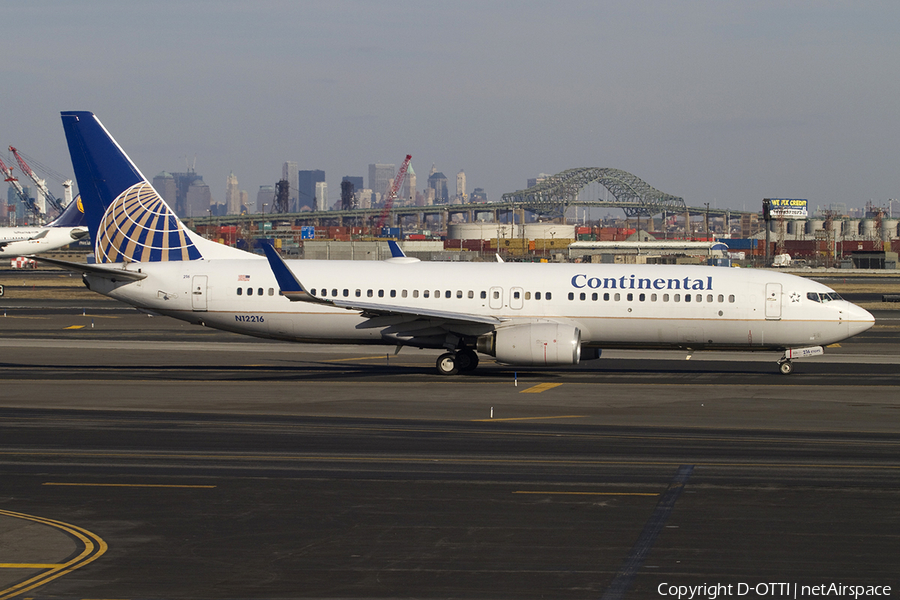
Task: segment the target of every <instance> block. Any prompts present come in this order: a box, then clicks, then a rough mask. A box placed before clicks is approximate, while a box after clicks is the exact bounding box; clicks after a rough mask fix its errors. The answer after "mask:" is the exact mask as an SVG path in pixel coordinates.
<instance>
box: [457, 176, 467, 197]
mask: <svg viewBox="0 0 900 600" xmlns="http://www.w3.org/2000/svg"><path fill="white" fill-rule="evenodd" d="M456 198H457V200H458V201H459V202H460V203H465V202H466V200H467V198H466V173H465V171H463V170H462V169H460V171H459V173H457V174H456Z"/></svg>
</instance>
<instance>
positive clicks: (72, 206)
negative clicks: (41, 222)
mask: <svg viewBox="0 0 900 600" xmlns="http://www.w3.org/2000/svg"><path fill="white" fill-rule="evenodd" d="M47 226H48V227H85V226H87V219H85V217H84V205H83V204H82V202H81V196H78V197H77V198H75V199H74V200H72V201H71V202H69V205H68V206H67V207H66V208H65V209H64V210H63V211H62V214H60V215H59V216H58V217H57V218H56V219H54V220H53V222H52V223H47Z"/></svg>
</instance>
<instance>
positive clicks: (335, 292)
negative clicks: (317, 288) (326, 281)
mask: <svg viewBox="0 0 900 600" xmlns="http://www.w3.org/2000/svg"><path fill="white" fill-rule="evenodd" d="M331 295H332V296H337V295H338V292H337V290H335V289H332V290H331ZM349 295H350V290H344V296H349Z"/></svg>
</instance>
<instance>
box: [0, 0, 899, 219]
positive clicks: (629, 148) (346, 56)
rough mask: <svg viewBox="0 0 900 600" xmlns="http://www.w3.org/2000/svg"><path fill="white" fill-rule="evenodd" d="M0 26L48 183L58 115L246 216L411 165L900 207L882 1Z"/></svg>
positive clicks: (216, 11) (62, 18)
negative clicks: (244, 199) (241, 200)
mask: <svg viewBox="0 0 900 600" xmlns="http://www.w3.org/2000/svg"><path fill="white" fill-rule="evenodd" d="M6 8H7V10H6V11H5V13H4V21H5V22H6V23H9V24H10V26H8V27H7V30H6V31H5V34H4V36H2V37H0V48H2V49H3V50H4V51H5V54H4V55H6V56H15V57H16V60H15V61H5V62H4V64H3V65H2V66H0V73H2V74H3V76H4V77H3V81H4V84H5V85H6V87H7V93H6V94H4V108H5V109H6V110H5V111H4V116H3V117H0V143H3V144H4V145H10V144H12V145H16V146H17V147H21V148H22V149H24V151H25V152H27V153H28V154H29V155H31V156H34V157H37V158H39V160H40V161H41V162H42V163H44V164H46V165H49V166H51V167H52V168H53V169H54V170H56V171H59V172H61V173H68V174H70V173H71V165H70V162H69V157H68V152H67V149H66V145H65V139H64V135H63V132H62V127H61V125H60V120H59V112H60V111H61V110H70V109H85V110H91V111H93V112H95V113H96V114H97V115H98V117H99V118H100V119H101V120H102V122H103V123H104V125H106V127H108V128H109V130H110V131H111V132H112V133H113V134H114V136H115V137H116V139H117V140H118V141H119V143H120V144H122V146H123V148H126V149H127V151H128V153H129V156H131V158H132V159H133V160H134V162H135V163H136V164H137V166H138V167H139V168H140V169H141V171H142V172H143V173H144V175H146V176H147V177H150V178H152V177H153V176H154V175H155V174H156V173H159V172H161V171H179V172H181V171H186V170H187V169H186V168H185V167H184V165H185V164H188V165H190V164H191V162H192V161H195V168H196V170H197V172H198V173H202V174H203V176H204V180H205V182H206V183H207V185H208V186H209V188H210V194H211V196H212V198H213V199H214V200H215V201H216V202H219V203H223V202H224V201H225V186H226V180H227V176H228V174H229V173H230V172H232V171H233V172H234V174H235V175H236V176H237V177H238V179H239V181H240V182H241V186H240V187H241V189H243V190H245V191H247V192H248V194H249V197H250V198H251V199H252V198H253V197H254V196H255V195H256V194H257V193H258V190H259V188H260V186H263V185H274V184H275V182H276V181H278V179H280V176H281V167H282V165H283V163H284V162H288V161H290V162H296V163H297V165H298V167H299V168H301V169H321V170H323V171H325V172H326V173H327V182H326V183H327V184H328V185H327V188H328V194H329V202H328V203H329V205H333V204H334V202H336V201H337V200H338V199H339V197H340V192H339V190H340V180H341V177H342V176H343V175H346V174H350V175H352V176H365V175H366V166H367V165H368V164H373V163H374V164H378V163H386V164H391V163H393V164H395V165H396V164H399V163H400V162H401V159H402V158H403V156H405V155H406V154H412V156H413V164H414V165H417V166H418V171H419V179H420V180H421V181H420V182H419V185H418V188H419V189H420V190H422V189H423V182H424V181H425V179H426V172H427V167H428V166H430V165H431V164H432V163H434V164H436V165H438V167H439V168H440V170H441V171H442V172H443V173H444V174H445V175H447V176H448V177H452V175H453V174H455V173H457V172H458V171H459V170H460V169H463V170H464V171H465V173H466V178H467V186H468V187H469V188H470V189H472V190H474V188H476V187H477V188H480V189H482V190H484V191H485V192H486V193H487V195H488V197H489V199H490V200H499V199H500V197H501V196H502V194H503V193H506V192H512V191H516V190H519V189H523V188H524V187H526V185H525V184H526V181H527V179H529V178H534V177H536V176H537V175H538V174H540V173H548V174H554V173H558V172H561V171H563V170H566V169H569V168H575V167H601V168H616V169H621V170H624V171H627V172H629V173H633V174H635V175H636V176H638V177H640V178H641V179H642V180H644V181H646V182H647V183H648V184H649V185H651V186H653V187H654V188H656V189H659V190H661V191H663V192H665V193H668V194H673V195H676V196H680V197H683V198H684V199H685V201H686V202H687V203H688V204H689V205H692V206H702V205H703V204H705V203H707V202H708V203H710V205H712V206H717V207H719V208H725V207H730V208H733V209H737V210H755V209H756V208H757V207H758V206H759V204H760V201H761V199H762V198H765V197H800V198H808V199H809V200H810V203H811V206H817V205H829V204H835V203H845V204H847V205H848V207H860V206H863V205H864V204H865V203H866V202H868V201H870V200H874V201H875V202H876V203H878V204H882V205H884V204H886V203H887V201H888V199H889V198H896V197H900V173H898V172H897V171H898V170H897V169H896V167H895V165H894V163H895V161H896V157H897V155H898V150H900V121H898V119H896V114H897V112H898V111H897V109H898V104H900V93H898V92H900V41H898V39H897V37H896V35H895V31H894V29H895V28H894V27H893V26H892V24H893V23H896V22H897V21H898V17H900V5H897V4H896V3H890V2H886V1H875V2H867V3H844V2H837V1H825V2H821V3H816V4H811V5H796V4H784V3H779V2H774V1H762V2H751V1H749V0H746V1H743V0H736V1H734V2H727V3H723V2H713V1H692V2H685V3H669V2H664V1H662V0H658V1H647V2H638V3H635V2H624V1H623V2H608V3H591V2H581V1H573V2H566V3H550V2H537V3H527V4H523V3H516V2H508V1H504V0H498V1H497V2H490V3H479V2H470V1H468V0H460V2H456V3H444V4H442V3H436V2H404V1H398V2H386V1H378V0H374V1H370V2H358V1H353V0H348V1H343V2H317V1H310V2H303V3H285V2H281V1H276V0H261V1H260V2H258V3H253V4H252V5H249V4H246V3H242V2H236V1H230V0H222V1H221V2H216V3H211V2H207V1H196V0H188V1H184V2H177V3H176V2H174V1H169V0H156V1H153V2H147V3H111V2H108V1H100V0H85V1H84V2H80V3H78V4H77V5H71V4H66V3H53V2H30V3H16V4H13V5H11V6H9V7H6ZM176 13H177V15H178V17H177V18H161V15H168V14H176ZM254 31H267V32H268V34H267V38H266V39H267V40H268V41H267V42H266V43H262V41H261V40H260V39H259V38H258V36H255V35H253V34H252V32H254ZM135 90H139V92H137V93H136V92H135ZM4 147H5V146H4ZM451 188H452V183H451ZM54 189H56V188H54Z"/></svg>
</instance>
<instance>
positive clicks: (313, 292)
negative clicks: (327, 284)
mask: <svg viewBox="0 0 900 600" xmlns="http://www.w3.org/2000/svg"><path fill="white" fill-rule="evenodd" d="M309 293H310V294H312V295H313V296H315V295H316V290H315V289H312V290H309ZM322 295H323V296H324V295H325V290H322Z"/></svg>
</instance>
